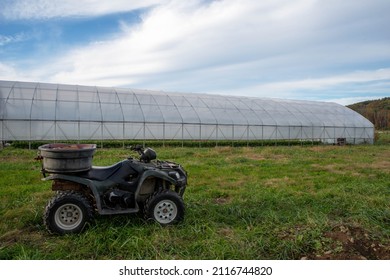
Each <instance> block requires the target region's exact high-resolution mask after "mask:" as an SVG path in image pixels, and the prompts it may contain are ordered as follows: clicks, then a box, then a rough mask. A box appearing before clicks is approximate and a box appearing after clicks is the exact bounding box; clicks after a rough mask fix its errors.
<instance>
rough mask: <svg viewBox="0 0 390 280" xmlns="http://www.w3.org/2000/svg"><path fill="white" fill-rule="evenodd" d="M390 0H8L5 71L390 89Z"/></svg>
mask: <svg viewBox="0 0 390 280" xmlns="http://www.w3.org/2000/svg"><path fill="white" fill-rule="evenodd" d="M389 14H390V1H389V0H343V1H340V0H261V1H259V0H215V1H212V0H186V1H184V0H142V1H141V0H139V1H135V0H134V1H132V0H110V1H101V0H67V1H65V0H0V80H12V81H13V80H15V81H33V82H49V83H56V84H58V83H60V84H78V85H92V86H110V87H120V88H136V89H149V90H159V91H160V90H162V91H167V92H169V91H173V92H188V93H209V94H223V95H235V96H250V97H268V98H282V99H295V100H313V101H329V102H336V103H339V104H342V105H348V104H352V103H355V102H360V101H364V100H373V99H379V98H383V97H389V96H390V16H389Z"/></svg>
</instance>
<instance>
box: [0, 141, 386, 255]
mask: <svg viewBox="0 0 390 280" xmlns="http://www.w3.org/2000/svg"><path fill="white" fill-rule="evenodd" d="M156 150H157V153H158V158H159V159H166V160H172V161H176V162H179V163H181V164H182V165H183V166H184V167H185V168H186V170H187V171H188V172H189V185H188V188H187V190H186V193H185V202H186V216H185V220H184V222H182V223H180V224H179V225H177V226H169V227H161V226H159V225H157V224H154V223H147V222H145V221H144V220H143V219H141V218H140V217H139V216H138V215H119V216H113V217H104V216H98V217H96V219H95V221H94V222H93V223H92V224H91V225H90V226H89V228H88V229H87V230H86V231H85V232H84V233H82V234H78V235H66V236H56V235H50V234H48V233H47V232H46V230H45V228H44V226H43V223H42V213H43V209H44V207H45V204H46V202H47V200H48V199H49V198H50V197H51V196H52V195H53V193H52V191H51V189H50V183H48V182H43V181H41V180H40V179H41V177H40V176H41V175H40V172H39V170H40V163H39V162H36V161H34V159H33V158H34V157H35V155H36V150H26V149H16V148H12V147H7V148H5V149H3V150H0V217H1V219H0V259H300V258H302V257H307V258H321V257H323V256H331V257H332V258H353V257H354V256H356V255H357V254H359V255H362V256H364V257H366V258H374V259H375V258H379V259H380V258H382V259H383V258H389V256H390V243H389V241H388V240H389V238H390V208H389V206H390V204H389V198H390V172H389V170H390V146H389V145H362V146H343V147H338V146H291V147H288V146H284V147H272V146H264V147H215V148H211V147H208V148H196V147H192V148H191V147H185V148H181V147H165V148H163V147H160V148H157V149H156ZM130 153H131V152H130V150H126V149H121V148H116V149H99V150H98V151H97V153H96V155H95V157H94V164H95V165H109V164H113V163H115V162H117V161H119V160H122V159H123V158H126V157H127V156H128V155H129V154H130ZM336 234H338V235H341V234H344V235H345V236H347V237H348V238H350V241H349V243H348V242H347V243H348V244H347V243H344V244H343V243H342V241H343V240H342V239H341V238H338V239H337V238H335V235H336ZM358 241H359V242H361V247H364V246H366V245H367V246H368V245H369V244H368V242H370V244H371V245H372V244H373V246H378V252H380V254H379V253H378V254H374V253H373V251H372V252H371V251H370V252H371V253H372V254H368V253H364V252H363V251H364V250H363V249H362V250H359V248H360V247H359V246H355V247H353V246H352V245H353V244H357V243H358ZM347 245H351V246H350V247H348V246H347ZM363 245H364V246H363ZM368 247H369V246H368ZM364 248H365V247H364ZM366 249H367V248H366ZM367 250H369V248H368V249H367ZM367 250H366V251H367ZM353 254H355V255H353Z"/></svg>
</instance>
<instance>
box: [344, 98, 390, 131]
mask: <svg viewBox="0 0 390 280" xmlns="http://www.w3.org/2000/svg"><path fill="white" fill-rule="evenodd" d="M347 107H348V108H351V109H352V110H354V111H356V112H358V113H359V114H361V115H363V116H364V117H365V118H367V119H368V120H370V122H372V123H373V124H374V125H375V129H379V130H388V129H390V97H385V98H382V99H378V100H369V101H363V102H359V103H355V104H352V105H348V106H347Z"/></svg>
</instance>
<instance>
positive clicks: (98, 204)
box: [42, 174, 102, 213]
mask: <svg viewBox="0 0 390 280" xmlns="http://www.w3.org/2000/svg"><path fill="white" fill-rule="evenodd" d="M53 180H64V181H68V182H73V183H77V184H80V185H84V186H87V187H88V188H89V189H90V190H91V191H92V193H93V196H94V197H95V202H96V207H97V210H98V212H99V213H101V212H102V203H101V200H100V195H99V191H98V186H95V184H93V182H92V181H91V180H89V179H86V178H81V177H77V176H70V175H65V174H52V175H50V176H47V177H45V178H43V179H42V181H53Z"/></svg>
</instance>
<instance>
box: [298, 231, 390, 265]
mask: <svg viewBox="0 0 390 280" xmlns="http://www.w3.org/2000/svg"><path fill="white" fill-rule="evenodd" d="M324 238H325V239H327V240H329V241H330V249H329V250H327V251H325V252H322V253H321V254H316V255H311V256H307V257H303V259H314V260H389V259H390V244H389V242H386V243H382V242H380V241H379V240H377V239H376V238H373V237H372V236H370V234H369V233H367V232H366V231H364V230H363V229H362V228H360V227H354V226H346V225H338V226H336V227H334V228H333V229H332V230H331V231H329V232H326V233H325V234H324Z"/></svg>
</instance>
